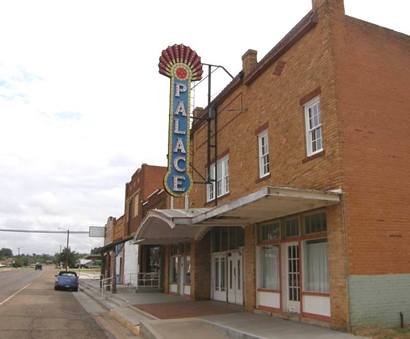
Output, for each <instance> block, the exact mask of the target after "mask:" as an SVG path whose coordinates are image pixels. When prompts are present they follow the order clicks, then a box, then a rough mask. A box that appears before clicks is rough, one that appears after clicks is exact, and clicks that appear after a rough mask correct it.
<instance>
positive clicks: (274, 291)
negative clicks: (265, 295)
mask: <svg viewBox="0 0 410 339" xmlns="http://www.w3.org/2000/svg"><path fill="white" fill-rule="evenodd" d="M256 290H257V291H258V292H271V293H280V290H275V289H272V288H262V287H259V288H257V289H256Z"/></svg>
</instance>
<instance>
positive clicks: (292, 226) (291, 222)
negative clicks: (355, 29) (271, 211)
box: [283, 217, 299, 239]
mask: <svg viewBox="0 0 410 339" xmlns="http://www.w3.org/2000/svg"><path fill="white" fill-rule="evenodd" d="M297 236H299V218H298V217H294V218H289V219H285V220H284V221H283V238H284V239H286V238H292V237H297Z"/></svg>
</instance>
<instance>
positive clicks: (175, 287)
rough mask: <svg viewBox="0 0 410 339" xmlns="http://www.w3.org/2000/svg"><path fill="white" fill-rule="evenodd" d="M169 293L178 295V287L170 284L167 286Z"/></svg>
mask: <svg viewBox="0 0 410 339" xmlns="http://www.w3.org/2000/svg"><path fill="white" fill-rule="evenodd" d="M169 291H170V292H171V293H178V285H177V284H170V285H169Z"/></svg>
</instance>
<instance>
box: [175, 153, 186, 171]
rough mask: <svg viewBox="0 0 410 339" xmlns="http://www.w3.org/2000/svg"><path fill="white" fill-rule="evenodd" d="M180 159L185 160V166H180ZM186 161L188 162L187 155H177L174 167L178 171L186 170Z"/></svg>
mask: <svg viewBox="0 0 410 339" xmlns="http://www.w3.org/2000/svg"><path fill="white" fill-rule="evenodd" d="M180 161H183V162H184V165H183V167H181V166H179V162H180ZM185 162H186V159H185V157H182V156H179V157H175V159H174V168H175V170H176V171H177V172H185V171H186V166H185Z"/></svg>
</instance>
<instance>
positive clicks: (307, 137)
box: [303, 96, 323, 157]
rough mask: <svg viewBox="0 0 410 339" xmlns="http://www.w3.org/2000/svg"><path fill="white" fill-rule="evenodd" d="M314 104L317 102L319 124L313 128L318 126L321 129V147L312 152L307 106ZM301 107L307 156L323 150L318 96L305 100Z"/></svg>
mask: <svg viewBox="0 0 410 339" xmlns="http://www.w3.org/2000/svg"><path fill="white" fill-rule="evenodd" d="M316 104H319V114H320V124H319V125H318V126H316V127H315V129H316V128H320V130H321V138H322V147H321V148H320V149H317V150H316V151H314V152H312V137H311V135H312V134H311V130H310V129H309V108H310V107H312V106H314V105H316ZM303 108H304V115H305V135H306V153H307V156H308V157H310V156H312V155H315V154H317V153H320V152H323V129H322V112H321V109H320V96H317V97H314V98H313V99H311V100H309V101H308V102H306V103H305V104H304V105H303Z"/></svg>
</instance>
